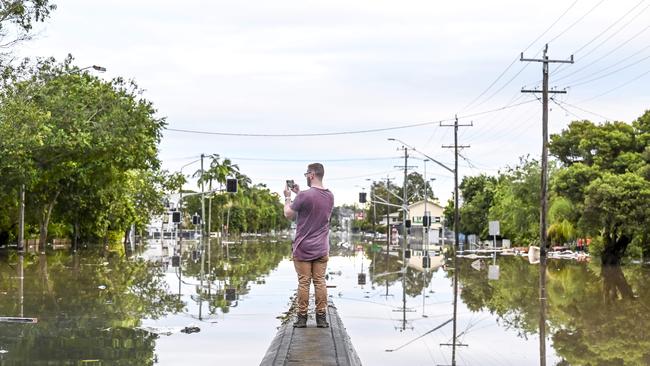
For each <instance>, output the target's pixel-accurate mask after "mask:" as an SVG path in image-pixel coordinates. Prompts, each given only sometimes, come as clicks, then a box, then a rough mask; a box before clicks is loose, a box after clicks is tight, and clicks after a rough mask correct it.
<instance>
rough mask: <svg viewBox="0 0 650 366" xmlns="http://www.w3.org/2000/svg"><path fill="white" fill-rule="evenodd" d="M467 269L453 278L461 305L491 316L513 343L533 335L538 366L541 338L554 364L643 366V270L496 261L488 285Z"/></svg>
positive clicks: (649, 320) (647, 354)
mask: <svg viewBox="0 0 650 366" xmlns="http://www.w3.org/2000/svg"><path fill="white" fill-rule="evenodd" d="M468 264H469V263H467V261H465V262H464V263H463V264H462V267H463V268H464V269H465V270H464V272H463V271H461V273H464V275H463V276H461V283H462V284H463V292H462V294H461V298H462V299H463V301H464V302H465V303H466V304H467V306H468V307H469V308H470V309H472V310H473V311H482V310H488V311H490V312H493V313H495V314H496V315H497V316H498V319H497V320H498V321H499V322H501V323H503V325H504V326H505V327H506V328H508V329H513V330H516V331H517V333H518V334H519V336H520V337H525V338H527V337H529V336H530V335H533V334H536V332H539V333H538V336H539V337H540V351H539V352H540V364H544V363H545V362H546V360H547V355H546V353H547V349H548V347H547V346H546V345H545V340H546V335H548V337H550V339H551V340H552V346H553V348H554V350H555V352H557V354H558V355H559V356H560V357H561V361H560V362H561V363H562V364H569V365H605V364H606V365H618V364H621V365H623V364H625V365H628V364H629V365H642V364H644V365H645V364H650V351H649V348H648V346H649V345H650V344H649V343H650V336H649V335H648V333H647V329H648V326H649V325H650V315H648V314H649V312H648V310H650V309H648V306H647V304H648V300H650V299H649V296H650V292H649V291H648V290H649V286H648V278H650V271H649V270H648V268H643V267H639V266H630V267H626V268H624V267H621V266H606V267H602V268H599V267H598V266H597V265H594V264H590V265H583V264H576V263H574V262H570V261H561V260H548V263H546V264H544V263H540V265H541V267H538V266H537V265H530V264H529V263H528V262H526V261H524V260H521V259H520V258H501V259H500V264H501V268H502V271H501V274H502V275H501V278H500V280H499V281H488V280H487V278H486V277H485V273H481V272H480V271H476V270H471V269H470V268H469V266H468ZM540 269H541V270H542V272H541V273H542V274H543V277H541V278H540V276H539V273H540V272H539V271H540ZM624 273H627V274H628V276H627V278H630V279H631V280H630V281H628V280H626V276H625V275H624ZM540 285H545V288H543V289H544V290H545V291H540ZM540 294H541V295H542V296H541V298H540ZM543 294H546V296H543ZM620 344H625V345H626V346H625V347H620V346H619V345H620Z"/></svg>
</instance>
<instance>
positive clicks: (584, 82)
mask: <svg viewBox="0 0 650 366" xmlns="http://www.w3.org/2000/svg"><path fill="white" fill-rule="evenodd" d="M649 58H650V55H648V56H646V57H644V58H642V59H639V60H636V61H635V62H633V63H631V64H629V65H626V66H623V67H621V68H618V69H616V70H614V71H611V72H608V73H607V74H605V75H601V76H597V77H595V78H592V79H587V80H585V81H582V82H578V83H575V84H570V85H569V86H568V87H570V88H573V87H576V86H579V85H584V84H589V83H591V82H594V81H596V80H600V79H603V78H606V77H608V76H611V75H613V74H616V73H617V72H619V71H623V70H625V69H627V68H630V67H632V66H634V65H637V64H639V63H641V62H643V61H645V60H647V59H649ZM601 71H602V70H601ZM592 75H593V74H592ZM582 79H584V78H582ZM578 80H581V79H577V80H576V81H578Z"/></svg>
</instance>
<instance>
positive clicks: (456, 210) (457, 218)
mask: <svg viewBox="0 0 650 366" xmlns="http://www.w3.org/2000/svg"><path fill="white" fill-rule="evenodd" d="M440 126H447V127H448V126H453V127H454V146H447V145H443V146H442V147H443V148H452V147H453V149H454V250H453V251H452V253H453V254H454V330H453V333H454V336H453V343H452V348H451V364H452V365H453V366H455V365H456V346H457V344H456V339H457V336H456V332H457V329H456V323H457V319H456V318H457V314H458V271H459V268H458V267H459V266H458V256H457V255H456V250H458V248H459V243H458V229H459V225H458V224H459V221H460V214H459V207H458V149H459V148H461V149H462V148H466V147H469V145H462V146H458V127H459V126H473V124H472V123H470V124H469V125H459V124H458V116H456V119H455V121H454V124H453V125H443V124H442V123H441V124H440Z"/></svg>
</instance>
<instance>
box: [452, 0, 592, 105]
mask: <svg viewBox="0 0 650 366" xmlns="http://www.w3.org/2000/svg"><path fill="white" fill-rule="evenodd" d="M603 1H604V0H601V3H602V2H603ZM576 3H578V0H575V1H574V2H573V3H572V4H571V5H569V7H568V8H567V9H566V10H565V11H564V12H563V13H562V14H561V15H560V16H559V17H558V18H557V19H556V20H555V21H554V22H553V23H552V24H551V25H550V26H549V27H548V28H546V30H545V31H544V32H542V34H540V35H539V36H538V37H537V38H535V40H534V41H532V42H531V43H530V44H529V45H528V46H527V47H526V48H525V49H524V52H526V51H528V49H529V48H530V47H532V46H533V45H534V44H535V43H537V41H539V40H540V39H541V38H542V37H543V36H544V35H545V34H546V33H548V31H550V30H551V29H552V28H553V27H554V26H555V25H556V24H557V23H558V22H559V21H560V20H561V19H562V18H563V17H564V16H565V15H566V14H567V13H568V12H569V10H571V8H573V7H574V6H575V4H576ZM565 31H566V30H565ZM556 38H557V37H556ZM554 39H555V38H554ZM517 61H519V57H515V59H514V60H512V62H511V63H510V65H508V66H507V67H506V68H505V70H503V71H502V72H501V74H499V76H497V78H496V79H495V80H494V81H493V82H492V83H490V85H488V87H487V88H485V90H483V92H481V94H479V96H477V97H476V98H474V99H473V100H472V101H471V102H469V103H468V104H467V105H466V106H465V107H463V108H462V109H461V112H462V111H464V110H467V108H469V107H470V106H472V105H473V104H474V103H476V102H477V101H478V100H479V99H480V98H481V97H482V96H483V95H485V93H487V92H488V91H489V90H490V89H492V87H493V86H494V85H495V84H496V83H497V82H498V81H499V80H501V78H502V77H503V76H504V75H505V74H506V72H508V70H510V68H511V67H512V66H513V65H514V64H515V63H517ZM521 71H523V70H521ZM521 71H519V72H518V73H517V75H519V74H520V73H521ZM502 89H503V88H502ZM502 89H500V90H502ZM490 98H491V97H490ZM490 98H488V99H490ZM486 101H487V100H486ZM486 101H483V102H481V104H483V103H485V102H486Z"/></svg>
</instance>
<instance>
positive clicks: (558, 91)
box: [521, 89, 566, 94]
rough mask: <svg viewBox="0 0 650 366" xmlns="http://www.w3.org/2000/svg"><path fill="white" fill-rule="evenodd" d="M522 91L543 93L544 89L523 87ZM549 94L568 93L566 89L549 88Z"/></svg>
mask: <svg viewBox="0 0 650 366" xmlns="http://www.w3.org/2000/svg"><path fill="white" fill-rule="evenodd" d="M521 92H522V93H543V92H544V91H543V90H537V89H521ZM546 92H547V93H549V94H566V90H547V91H546Z"/></svg>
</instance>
